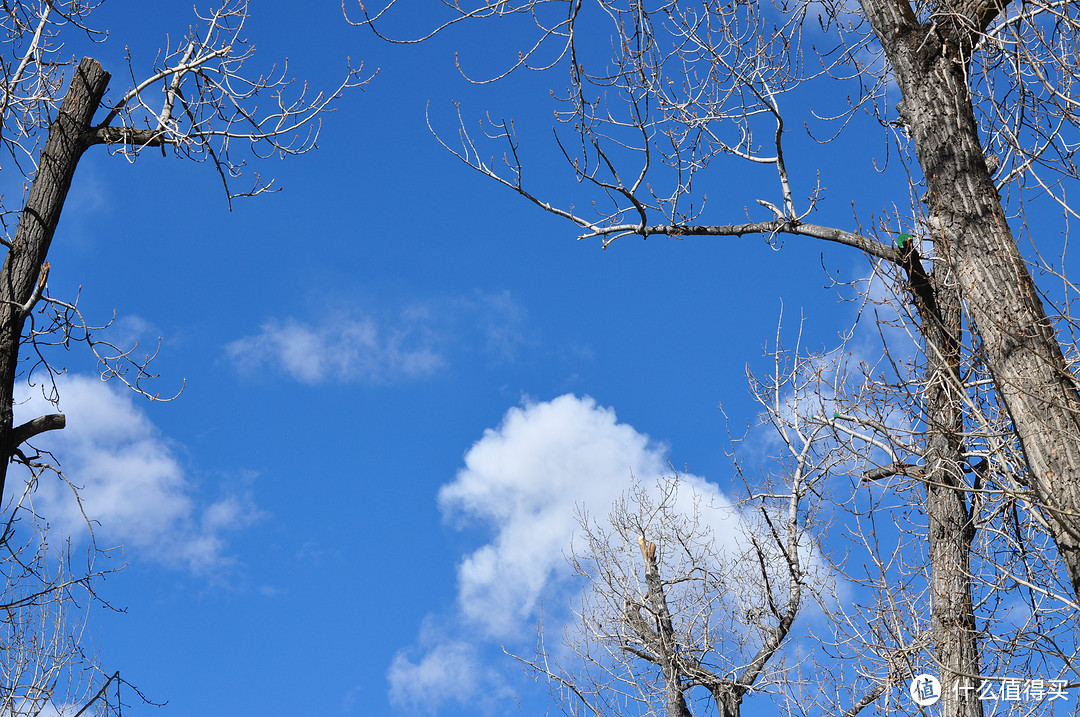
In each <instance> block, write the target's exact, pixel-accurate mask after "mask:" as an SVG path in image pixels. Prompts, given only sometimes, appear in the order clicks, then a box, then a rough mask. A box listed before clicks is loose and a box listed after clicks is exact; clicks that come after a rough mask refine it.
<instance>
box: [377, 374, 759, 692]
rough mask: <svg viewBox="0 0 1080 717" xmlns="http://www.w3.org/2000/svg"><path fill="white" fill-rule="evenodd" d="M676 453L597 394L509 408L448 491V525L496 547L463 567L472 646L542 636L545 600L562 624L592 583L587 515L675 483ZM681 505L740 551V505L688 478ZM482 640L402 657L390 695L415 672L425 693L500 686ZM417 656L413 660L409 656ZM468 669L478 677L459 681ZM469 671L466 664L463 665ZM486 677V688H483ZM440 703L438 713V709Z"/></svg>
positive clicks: (426, 639)
mask: <svg viewBox="0 0 1080 717" xmlns="http://www.w3.org/2000/svg"><path fill="white" fill-rule="evenodd" d="M665 452H666V447H665V446H663V445H657V444H655V443H653V442H651V441H650V439H649V437H648V436H646V435H644V434H642V433H640V432H638V431H637V430H635V429H634V428H633V427H632V426H629V425H627V424H624V423H619V422H618V421H617V419H616V416H615V412H614V411H613V410H612V409H610V408H604V407H601V406H597V405H596V402H595V401H594V400H593V399H591V398H589V397H583V398H579V397H576V396H573V395H564V396H560V397H558V398H556V399H554V400H552V401H548V402H543V403H527V404H526V405H525V406H523V407H521V408H512V409H510V410H509V411H508V412H507V413H506V415H505V417H504V418H503V420H502V423H501V424H500V425H499V427H498V428H495V429H489V430H487V431H485V432H484V435H483V437H482V438H481V439H480V440H479V441H477V442H476V443H475V444H474V445H473V446H472V448H471V449H470V450H469V452H468V453H467V454H466V456H465V467H464V468H463V469H462V470H460V471H459V472H458V474H457V476H456V478H455V480H454V481H453V482H452V483H449V484H447V485H445V486H444V487H443V488H442V490H441V491H440V492H439V504H440V507H441V509H442V511H443V514H444V516H446V518H447V519H448V520H450V521H452V522H454V523H456V524H458V525H462V526H464V525H476V524H479V525H481V526H483V527H485V528H488V529H490V530H491V531H492V536H491V539H490V540H489V541H488V542H487V543H486V544H485V545H483V546H481V547H480V548H478V549H477V550H475V551H474V552H472V553H471V554H470V555H467V556H465V558H464V559H463V560H462V563H461V565H460V566H459V570H458V619H459V621H460V623H461V626H462V627H463V631H462V632H463V634H468V635H469V636H470V640H484V641H485V642H488V641H490V639H491V638H497V639H499V640H516V639H519V638H522V637H524V636H526V635H529V634H531V633H532V632H533V631H534V630H535V624H536V620H537V619H538V617H539V615H540V608H541V603H542V602H543V603H544V604H545V612H546V614H547V619H549V620H550V619H552V618H553V617H554V618H555V619H559V620H561V619H563V618H564V617H569V615H568V614H567V613H566V610H567V608H569V605H570V602H571V600H572V598H574V597H576V596H578V595H580V590H581V586H580V585H578V584H576V583H575V582H573V581H572V580H571V576H572V571H571V568H570V566H569V564H568V563H567V555H568V554H569V552H570V548H571V544H572V543H573V541H574V540H575V536H577V535H578V534H579V525H578V518H577V512H578V510H579V509H587V510H589V512H591V513H592V514H593V515H606V514H607V513H608V511H609V510H610V509H611V506H612V504H613V503H614V502H615V501H616V500H617V499H618V498H619V497H620V496H621V495H623V494H624V493H625V492H626V491H627V490H628V489H629V488H630V487H631V485H632V480H633V479H632V476H635V477H636V478H637V479H638V482H639V483H640V484H641V485H644V486H648V485H650V484H652V483H654V482H655V481H656V480H657V479H659V478H661V477H662V476H664V475H670V474H671V473H672V470H671V469H670V467H669V465H668V462H667V459H666V456H665ZM681 478H682V479H683V486H684V490H682V491H680V493H679V496H678V502H677V508H679V509H681V510H683V511H685V512H687V513H688V514H689V513H690V512H692V510H693V508H694V507H695V505H696V507H697V508H699V509H701V510H702V511H703V512H704V513H706V514H705V515H703V516H702V517H703V519H704V520H705V521H706V522H708V523H709V524H710V525H711V526H712V528H713V530H714V531H715V536H716V538H717V540H718V541H719V542H721V543H722V544H731V545H733V544H734V541H735V533H736V532H737V531H736V526H737V523H738V520H737V519H735V520H732V517H733V515H735V514H734V513H733V511H732V510H730V506H731V503H730V501H729V500H728V499H727V498H726V497H725V496H724V495H723V494H722V493H721V492H720V490H719V489H718V488H717V487H716V486H715V485H712V484H710V483H708V482H706V481H705V480H704V479H702V478H699V477H696V476H693V475H682V476H681ZM474 644H476V643H471V642H463V641H455V640H450V639H439V640H433V639H432V638H431V637H430V636H428V635H425V634H424V633H423V632H422V637H421V640H420V644H419V646H418V647H417V648H414V649H413V650H412V651H410V652H409V653H406V652H402V653H399V655H398V656H397V657H396V658H395V661H394V665H393V666H392V668H391V671H390V678H391V695H392V696H393V695H394V694H396V691H398V690H401V689H404V688H403V687H400V685H405V684H407V682H406V681H405V680H406V677H407V676H415V677H416V678H417V680H419V681H422V682H423V683H424V684H425V686H426V687H425V694H428V695H438V694H440V689H441V690H445V691H446V695H447V698H450V697H453V699H456V700H459V701H460V698H459V697H457V696H456V695H457V692H456V691H458V690H462V689H464V688H466V687H467V688H468V689H470V690H473V691H474V692H475V691H477V690H479V691H486V690H490V687H489V686H488V683H487V682H486V681H485V680H487V679H488V678H487V677H483V676H482V679H481V678H477V676H476V675H477V674H478V673H477V672H476V669H477V668H476V667H475V666H473V665H474V662H475V653H473V652H469V650H476V649H477V648H476V647H475V646H473V647H470V645H474ZM406 655H412V656H406ZM458 666H469V668H468V669H469V673H468V677H469V679H467V680H466V679H464V678H465V676H463V675H459V674H456V673H455V669H457V668H458ZM461 669H465V667H461ZM478 679H479V681H478ZM428 707H431V705H428Z"/></svg>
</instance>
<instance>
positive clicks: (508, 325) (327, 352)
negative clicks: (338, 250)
mask: <svg viewBox="0 0 1080 717" xmlns="http://www.w3.org/2000/svg"><path fill="white" fill-rule="evenodd" d="M524 315H525V312H524V309H522V308H521V307H519V306H518V305H517V304H516V303H515V302H514V300H513V298H512V297H511V295H510V293H509V292H506V291H504V292H501V293H495V294H488V293H483V292H475V293H473V294H471V295H468V296H464V297H456V298H450V299H445V300H440V301H432V302H428V303H416V304H410V305H408V306H405V307H404V308H402V309H400V310H398V311H396V312H393V313H392V314H389V315H382V316H376V315H372V314H368V313H362V312H353V313H348V314H341V315H337V316H332V317H327V318H324V319H322V320H320V321H315V322H308V321H300V320H297V319H295V318H291V317H290V318H287V319H276V318H272V319H269V320H268V321H266V322H265V323H264V324H263V325H262V327H261V328H260V331H259V333H257V334H255V335H253V336H246V337H244V338H240V339H237V340H236V341H233V342H231V343H229V344H228V345H227V346H226V347H225V354H226V356H227V357H228V358H229V359H230V360H231V361H232V362H233V363H234V364H235V365H236V366H237V367H238V368H239V369H241V370H243V371H245V372H253V371H258V370H262V369H267V368H268V369H270V370H272V371H276V372H280V373H284V374H286V375H288V376H290V377H292V378H293V379H295V380H297V381H300V382H302V383H308V384H316V383H322V382H324V381H362V382H367V383H386V382H392V381H400V380H412V379H422V378H426V377H428V376H431V375H433V374H434V373H436V372H437V371H439V370H440V369H442V368H443V367H445V366H446V365H448V364H449V363H450V355H451V354H452V353H454V352H455V351H468V350H469V348H470V347H472V346H473V345H479V346H483V347H484V351H485V352H486V353H487V354H488V355H490V356H492V357H494V358H496V359H498V360H503V361H510V360H513V359H514V356H515V355H516V351H517V349H518V347H519V346H520V345H521V344H522V343H524V342H525V338H524V336H523V334H522V330H521V326H522V324H523V323H524Z"/></svg>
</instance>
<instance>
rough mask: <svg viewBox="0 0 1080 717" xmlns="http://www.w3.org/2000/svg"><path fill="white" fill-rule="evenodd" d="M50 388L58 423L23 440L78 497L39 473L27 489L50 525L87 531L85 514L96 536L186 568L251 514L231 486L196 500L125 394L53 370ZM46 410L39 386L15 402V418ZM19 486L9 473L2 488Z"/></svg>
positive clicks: (215, 550)
mask: <svg viewBox="0 0 1080 717" xmlns="http://www.w3.org/2000/svg"><path fill="white" fill-rule="evenodd" d="M57 388H58V390H59V394H60V409H61V410H62V411H63V412H64V414H65V415H66V416H67V427H66V428H65V429H64V430H62V431H53V432H50V433H46V434H42V435H41V436H39V437H37V438H36V439H34V440H33V441H31V442H32V443H33V444H34V445H35V446H38V447H40V448H43V449H47V450H49V451H51V452H52V453H53V454H54V456H55V458H56V460H57V461H59V466H60V468H61V470H63V472H64V475H65V476H67V478H68V480H70V481H71V483H72V484H73V485H75V486H77V487H78V488H79V492H78V497H79V500H76V498H75V494H74V492H73V490H72V489H71V487H69V486H68V485H66V484H64V483H63V482H62V481H61V480H59V479H58V478H55V477H54V476H52V475H50V474H48V473H46V474H44V475H43V476H42V478H41V480H39V481H38V484H37V486H36V488H35V490H34V492H33V493H32V495H31V500H32V502H33V505H34V507H35V509H36V510H37V512H38V513H39V514H41V515H44V516H47V517H48V520H49V522H50V524H51V525H52V526H53V528H54V529H55V530H59V531H60V532H62V533H63V534H65V535H70V536H72V537H75V538H77V539H78V538H80V537H81V536H84V535H85V534H86V532H87V531H88V530H89V528H88V526H87V523H86V520H87V519H89V520H91V521H94V532H95V536H96V537H97V538H98V540H99V543H122V544H124V545H125V547H127V548H134V549H136V550H138V551H141V552H143V553H145V554H149V555H151V556H153V557H155V558H157V559H160V560H162V561H165V562H169V563H176V564H183V565H186V566H188V567H190V568H191V569H193V570H201V569H205V568H208V567H210V566H213V565H216V564H219V563H220V561H221V560H222V559H223V557H222V549H223V545H224V540H223V535H224V533H225V532H227V531H230V530H236V529H237V528H240V527H243V526H245V525H248V524H250V523H251V522H252V521H253V520H255V519H256V518H257V516H258V511H257V510H256V509H255V506H254V504H253V502H252V500H251V497H250V495H249V494H247V493H246V492H238V493H236V494H233V495H228V496H226V497H224V498H222V499H221V500H219V501H217V502H214V503H210V504H208V505H200V504H198V503H197V502H196V500H195V499H194V498H193V497H192V493H193V488H192V486H191V485H190V483H189V482H188V480H187V478H186V476H185V473H184V469H183V467H182V466H181V465H180V462H179V461H178V460H177V457H176V454H175V452H174V451H173V449H172V447H171V446H170V445H169V442H168V440H167V439H165V438H164V437H162V436H161V435H160V433H159V431H158V430H157V428H156V427H155V426H154V425H153V423H152V422H151V421H150V419H149V418H148V417H147V416H146V414H145V413H144V412H143V411H142V410H141V409H139V408H138V407H137V406H136V404H135V402H134V400H133V396H132V394H130V393H127V392H125V391H122V390H120V389H117V388H114V387H113V385H111V384H105V383H102V382H101V381H100V380H99V379H98V378H97V377H89V376H78V375H66V376H61V377H59V378H58V379H57ZM55 410H56V409H55V407H53V406H52V405H50V404H49V403H47V402H46V401H45V400H44V399H42V398H41V396H40V393H38V394H36V395H35V394H31V395H29V396H28V398H27V400H26V401H24V402H23V403H22V404H21V405H20V406H18V407H17V412H16V421H22V420H28V419H29V418H32V417H34V416H37V415H41V414H43V413H52V412H55ZM21 489H22V486H21V485H19V484H18V483H17V482H16V481H11V483H10V485H9V487H8V490H9V491H14V490H21ZM80 501H81V503H80ZM84 514H85V516H86V517H85V518H84V517H83V516H84Z"/></svg>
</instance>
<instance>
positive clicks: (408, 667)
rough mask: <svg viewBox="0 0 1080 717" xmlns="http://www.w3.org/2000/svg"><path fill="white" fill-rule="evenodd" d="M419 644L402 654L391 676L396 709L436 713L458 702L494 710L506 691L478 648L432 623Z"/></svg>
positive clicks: (427, 623) (391, 670)
mask: <svg viewBox="0 0 1080 717" xmlns="http://www.w3.org/2000/svg"><path fill="white" fill-rule="evenodd" d="M419 643H420V644H419V647H418V648H417V649H414V650H400V651H398V653H397V654H396V655H395V656H394V661H393V662H392V663H391V665H390V669H389V670H388V672H387V675H386V676H387V681H388V682H389V683H390V702H391V703H392V704H393V705H395V706H396V707H404V708H410V709H412V710H413V711H424V712H434V711H436V710H437V709H438V708H439V706H441V705H442V704H445V703H447V702H456V703H458V704H459V705H462V706H470V707H472V708H474V712H482V711H486V709H479V710H477V709H476V708H477V707H481V708H485V707H490V705H491V704H492V703H493V702H494V700H495V698H496V697H497V696H498V695H499V694H501V693H504V692H505V691H506V689H505V687H504V686H503V684H502V681H501V679H500V678H499V676H498V674H496V673H495V672H494V671H493V670H491V669H490V668H487V667H485V666H484V664H483V661H482V659H481V656H480V654H479V651H478V650H477V647H476V645H474V644H471V643H469V642H466V641H464V640H455V639H452V638H448V637H447V636H446V635H445V634H442V633H440V631H439V630H438V629H436V628H435V627H434V626H433V624H432V621H431V620H430V619H428V620H426V621H425V623H424V625H423V627H422V628H421V631H420V640H419ZM413 653H415V656H414V655H413ZM414 657H415V661H414Z"/></svg>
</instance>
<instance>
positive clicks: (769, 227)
mask: <svg viewBox="0 0 1080 717" xmlns="http://www.w3.org/2000/svg"><path fill="white" fill-rule="evenodd" d="M612 234H619V235H626V234H637V235H640V236H642V237H645V238H648V237H650V236H654V235H665V236H672V237H682V236H743V235H744V234H791V235H794V236H807V237H813V238H815V239H823V240H825V241H831V242H835V243H837V244H843V245H844V246H850V247H854V248H856V249H858V250H860V251H864V252H866V253H867V254H870V255H871V256H876V257H878V258H879V259H884V260H885V261H889V262H892V263H894V264H900V263H901V256H900V252H898V251H897V250H896V249H895V248H894V247H892V246H890V245H887V244H882V243H881V242H878V241H875V240H873V239H870V238H869V237H864V236H862V235H861V234H856V233H855V232H849V231H844V230H843V229H836V228H835V227H825V226H821V225H818V224H804V223H802V222H797V221H791V220H788V219H774V220H773V221H771V222H750V223H747V224H722V225H697V226H687V225H681V224H656V225H653V226H644V225H640V224H621V225H618V226H610V227H603V228H602V229H599V230H596V231H594V232H592V233H589V234H585V235H583V236H582V237H580V238H582V239H585V238H587V237H593V236H610V235H612Z"/></svg>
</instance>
